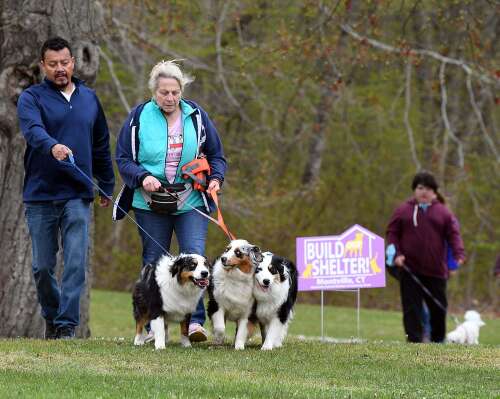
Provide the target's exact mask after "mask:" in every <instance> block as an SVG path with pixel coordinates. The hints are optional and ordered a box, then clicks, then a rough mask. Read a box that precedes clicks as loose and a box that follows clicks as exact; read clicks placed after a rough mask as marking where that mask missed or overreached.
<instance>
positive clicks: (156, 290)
mask: <svg viewBox="0 0 500 399" xmlns="http://www.w3.org/2000/svg"><path fill="white" fill-rule="evenodd" d="M208 283H209V269H208V263H207V259H206V258H205V257H204V256H201V255H195V254H181V255H179V256H176V257H171V256H167V255H165V256H163V257H161V258H160V259H159V260H158V261H157V262H156V263H154V264H149V265H146V266H144V267H143V269H142V271H141V277H140V279H139V280H138V281H137V282H136V284H135V287H134V292H133V295H132V298H133V305H134V318H135V326H136V327H135V331H136V335H135V339H134V345H143V344H144V343H145V339H146V334H144V332H143V329H144V326H145V325H146V324H147V323H149V322H151V330H152V331H153V334H154V341H155V348H156V349H165V343H166V341H168V322H180V323H181V345H182V346H184V347H189V346H191V343H190V342H189V338H188V327H189V320H190V318H191V313H192V312H194V311H195V309H196V306H197V304H198V301H199V300H200V298H201V296H202V295H203V292H204V290H205V288H206V287H207V286H208Z"/></svg>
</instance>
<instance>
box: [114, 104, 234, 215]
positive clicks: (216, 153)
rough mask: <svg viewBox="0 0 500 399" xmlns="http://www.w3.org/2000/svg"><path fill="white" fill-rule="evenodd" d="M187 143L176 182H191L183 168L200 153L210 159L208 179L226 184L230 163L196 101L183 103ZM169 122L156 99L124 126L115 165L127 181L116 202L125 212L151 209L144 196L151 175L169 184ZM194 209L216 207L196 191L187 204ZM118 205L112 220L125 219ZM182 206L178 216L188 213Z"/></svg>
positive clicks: (209, 121)
mask: <svg viewBox="0 0 500 399" xmlns="http://www.w3.org/2000/svg"><path fill="white" fill-rule="evenodd" d="M180 107H181V111H182V124H183V135H184V143H183V148H182V156H181V161H180V162H179V166H178V168H177V174H176V177H175V183H192V181H191V180H190V179H183V178H182V176H181V168H182V166H183V165H184V164H186V163H188V162H190V161H192V160H193V159H195V158H196V157H198V156H199V155H200V154H204V155H205V156H206V157H207V161H208V163H209V165H210V169H211V173H210V176H208V180H209V181H210V180H211V179H218V180H219V181H220V182H221V183H222V182H223V181H224V175H225V172H226V168H227V164H226V159H225V158H224V151H223V148H222V143H221V141H220V138H219V134H218V133H217V130H216V128H215V126H214V124H213V122H212V121H211V120H210V118H209V117H208V114H207V113H206V112H205V111H204V110H203V109H202V108H201V107H200V106H199V105H197V104H196V103H195V102H193V101H189V100H181V102H180ZM167 138H168V136H167V121H166V119H165V117H164V116H163V114H162V112H161V109H160V108H159V107H158V105H157V104H156V102H155V101H154V100H150V101H147V102H145V103H142V104H140V105H138V106H137V107H135V108H134V109H133V110H132V111H131V112H130V114H129V115H128V117H127V119H126V120H125V123H124V124H123V126H122V128H121V130H120V134H119V136H118V142H117V145H116V163H117V165H118V170H119V172H120V175H121V177H122V179H123V181H124V182H125V184H124V186H123V187H122V189H121V190H120V193H119V194H118V197H117V200H116V203H117V204H118V206H119V207H120V208H122V209H123V210H124V211H125V212H128V211H129V210H130V208H131V207H132V206H133V207H134V208H139V209H146V210H149V207H148V205H147V204H146V202H145V200H144V198H143V196H142V194H141V190H140V189H141V187H142V181H143V180H144V178H145V177H146V176H148V175H153V176H154V177H156V178H157V179H158V180H160V181H161V182H162V183H167V179H166V177H165V162H166V157H167V148H168V143H167ZM186 202H187V203H188V204H189V205H191V206H195V207H203V206H204V207H205V208H206V209H207V211H213V210H214V204H213V202H212V201H211V199H210V198H208V197H207V196H206V194H205V193H201V192H199V191H195V190H193V191H192V192H191V194H190V195H189V197H188V199H187V201H186ZM118 206H117V205H116V204H115V206H114V209H113V220H120V219H122V218H123V217H125V214H124V212H122V211H121V210H120V209H119V208H118ZM190 209H191V208H189V207H188V206H186V205H183V206H182V207H181V208H180V209H179V210H178V212H177V213H183V212H187V211H189V210H190Z"/></svg>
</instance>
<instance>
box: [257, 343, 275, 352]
mask: <svg viewBox="0 0 500 399" xmlns="http://www.w3.org/2000/svg"><path fill="white" fill-rule="evenodd" d="M272 349H273V346H272V345H271V344H264V345H262V348H260V350H262V351H270V350H272Z"/></svg>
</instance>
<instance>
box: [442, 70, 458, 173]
mask: <svg viewBox="0 0 500 399" xmlns="http://www.w3.org/2000/svg"><path fill="white" fill-rule="evenodd" d="M445 68H446V63H445V62H442V63H441V66H440V68H439V84H440V85H441V116H442V118H443V122H444V126H445V129H446V132H447V134H448V135H449V136H450V138H451V139H452V140H453V141H454V142H455V143H456V144H457V151H458V164H459V165H460V168H461V169H463V168H464V149H463V145H462V142H461V141H460V139H459V138H458V137H457V136H456V135H455V133H454V132H453V130H452V128H451V124H450V120H449V119H448V111H447V110H446V106H447V105H448V95H447V93H446V81H445Z"/></svg>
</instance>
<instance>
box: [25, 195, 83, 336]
mask: <svg viewBox="0 0 500 399" xmlns="http://www.w3.org/2000/svg"><path fill="white" fill-rule="evenodd" d="M24 206H25V215H26V221H27V222H28V228H29V232H30V236H31V245H32V251H33V264H32V267H33V276H34V279H35V284H36V289H37V293H38V301H39V302H40V305H41V307H42V316H43V317H44V318H45V319H46V320H47V321H49V322H52V323H53V324H54V325H55V326H56V327H57V328H59V327H75V326H77V325H78V324H79V322H80V294H81V292H82V288H83V287H84V284H85V271H86V269H87V256H88V243H89V221H90V201H88V200H82V199H80V198H78V199H70V200H61V201H44V202H26V203H25V204H24ZM59 234H60V236H61V244H62V249H63V260H64V271H63V275H62V280H61V287H58V284H57V279H56V276H55V267H56V263H57V252H58V250H59Z"/></svg>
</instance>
